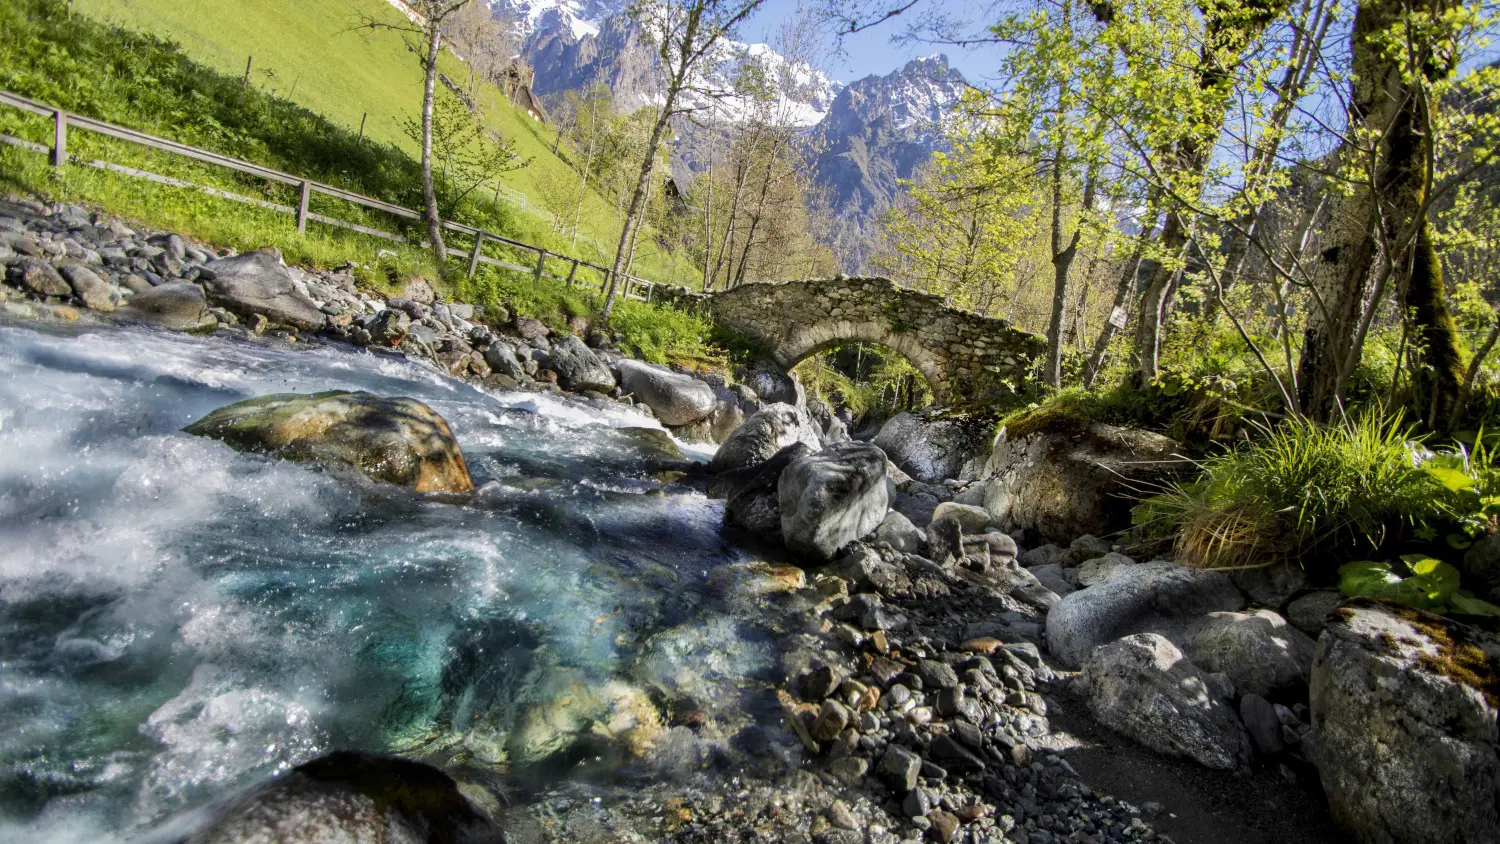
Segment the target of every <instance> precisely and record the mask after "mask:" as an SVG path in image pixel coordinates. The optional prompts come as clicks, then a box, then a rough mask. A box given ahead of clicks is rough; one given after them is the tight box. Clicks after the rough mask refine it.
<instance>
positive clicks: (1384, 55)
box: [1298, 0, 1458, 419]
mask: <svg viewBox="0 0 1500 844" xmlns="http://www.w3.org/2000/svg"><path fill="white" fill-rule="evenodd" d="M1420 5H1421V6H1422V7H1424V8H1422V9H1421V10H1422V11H1425V12H1429V13H1432V14H1435V15H1438V16H1439V17H1441V15H1442V14H1443V13H1444V12H1445V11H1446V10H1447V8H1448V2H1447V0H1438V2H1434V3H1431V4H1427V3H1423V4H1420ZM1429 6H1430V7H1429ZM1407 11H1408V8H1407V6H1406V4H1404V3H1403V2H1402V0H1366V2H1364V3H1361V4H1360V6H1359V10H1358V12H1357V13H1356V14H1355V18H1354V31H1353V34H1352V36H1351V37H1350V54H1351V58H1352V61H1351V69H1352V71H1353V73H1352V78H1351V80H1350V85H1349V87H1350V97H1349V101H1350V114H1351V117H1350V134H1351V135H1354V136H1355V137H1356V138H1358V137H1360V136H1359V135H1355V133H1356V132H1361V130H1362V134H1363V137H1365V138H1370V139H1372V141H1373V143H1374V147H1373V149H1361V148H1356V147H1348V146H1346V148H1345V151H1344V155H1345V156H1351V155H1352V156H1359V157H1360V159H1361V160H1365V159H1368V160H1369V161H1370V166H1369V169H1368V170H1367V171H1366V172H1364V173H1362V174H1361V175H1362V177H1363V178H1361V179H1358V180H1356V181H1355V182H1354V185H1353V190H1352V191H1351V192H1349V193H1346V194H1341V195H1340V196H1339V197H1338V198H1337V199H1336V200H1335V204H1334V208H1333V218H1332V227H1333V228H1332V231H1331V232H1330V233H1329V236H1327V237H1326V238H1325V239H1324V249H1323V253H1322V260H1321V262H1320V263H1319V265H1318V267H1317V270H1316V272H1315V274H1314V278H1313V288H1312V289H1313V293H1314V294H1315V295H1316V297H1317V301H1318V302H1319V303H1321V305H1322V307H1321V308H1315V309H1314V310H1313V311H1312V312H1310V313H1309V314H1308V320H1307V328H1306V332H1305V334H1304V336H1303V343H1302V360H1301V362H1300V364H1299V378H1298V382H1299V383H1298V386H1299V388H1300V390H1301V393H1302V395H1301V404H1302V408H1303V410H1304V412H1306V413H1307V414H1309V415H1310V416H1312V417H1313V418H1315V419H1327V418H1329V417H1330V416H1331V415H1332V414H1333V413H1334V411H1335V410H1336V409H1337V408H1339V407H1340V406H1341V403H1342V400H1343V391H1344V385H1345V382H1346V381H1347V379H1348V377H1349V376H1350V374H1351V373H1352V370H1353V365H1354V364H1355V363H1357V362H1358V359H1359V355H1360V354H1361V352H1362V346H1363V341H1364V335H1365V330H1366V328H1367V326H1368V324H1369V322H1370V320H1371V319H1372V318H1373V315H1374V311H1375V309H1376V308H1377V307H1379V305H1380V302H1379V299H1380V296H1379V295H1378V294H1379V292H1381V291H1380V287H1381V285H1376V286H1375V287H1376V289H1373V290H1372V285H1371V283H1370V279H1371V275H1372V274H1371V272H1370V269H1371V267H1373V266H1376V259H1377V257H1379V258H1380V259H1381V261H1383V262H1384V263H1382V264H1381V267H1382V268H1383V269H1382V273H1381V275H1380V278H1381V279H1384V278H1385V277H1386V275H1388V274H1389V273H1390V272H1391V271H1392V269H1393V268H1394V267H1396V266H1401V265H1402V263H1403V262H1405V261H1411V263H1410V266H1412V268H1413V269H1412V273H1413V275H1412V276H1408V277H1407V278H1406V279H1405V280H1406V281H1407V287H1408V291H1407V293H1408V296H1410V295H1411V294H1412V293H1413V290H1412V287H1413V286H1414V283H1415V284H1417V285H1420V286H1422V287H1426V288H1428V289H1427V290H1426V291H1419V292H1417V293H1416V295H1417V296H1418V297H1419V299H1420V298H1432V297H1434V296H1435V297H1436V299H1438V300H1441V297H1442V291H1441V289H1440V288H1439V289H1437V290H1436V291H1434V290H1432V289H1430V285H1431V276H1432V274H1433V273H1432V267H1431V266H1430V264H1431V261H1433V260H1435V259H1436V257H1435V255H1433V254H1432V247H1431V245H1430V244H1428V245H1427V246H1426V247H1425V248H1424V247H1423V246H1421V245H1420V241H1421V238H1422V237H1423V236H1424V234H1425V228H1426V227H1425V224H1424V222H1423V220H1422V219H1421V215H1422V214H1424V213H1425V207H1424V203H1425V200H1426V195H1427V190H1428V188H1429V187H1430V185H1429V171H1428V166H1427V165H1428V157H1429V155H1430V154H1431V153H1432V149H1431V143H1432V127H1431V126H1430V121H1429V119H1428V113H1427V109H1426V100H1425V92H1424V89H1423V85H1424V80H1408V79H1406V78H1404V76H1403V67H1402V63H1401V62H1399V61H1398V60H1397V58H1396V57H1395V56H1393V55H1392V54H1390V52H1389V51H1388V50H1386V49H1385V47H1384V46H1383V44H1382V38H1383V35H1384V34H1385V33H1386V32H1387V30H1388V29H1389V28H1390V27H1391V26H1393V25H1396V24H1397V23H1398V22H1399V21H1400V20H1401V19H1402V17H1403V15H1405V14H1406V12H1407ZM1418 38H1419V39H1420V40H1418V41H1417V42H1415V43H1413V44H1411V45H1409V47H1410V49H1413V50H1415V51H1417V52H1418V53H1419V54H1420V55H1422V56H1425V57H1428V58H1427V61H1425V62H1424V63H1423V64H1422V71H1423V73H1424V74H1425V75H1426V80H1425V81H1426V82H1430V81H1433V80H1437V79H1441V78H1443V77H1446V76H1447V75H1448V74H1449V73H1450V72H1451V71H1452V68H1451V67H1448V66H1446V65H1444V64H1443V63H1442V62H1440V61H1439V60H1438V59H1436V58H1434V52H1435V47H1436V45H1435V44H1433V43H1432V40H1433V36H1432V35H1431V34H1429V35H1426V36H1418ZM1377 227H1378V235H1379V236H1378V238H1377ZM1381 241H1383V242H1384V248H1382V243H1381ZM1412 245H1416V254H1414V255H1413V254H1409V252H1408V250H1409V249H1410V248H1411V246H1412ZM1413 259H1415V260H1413ZM1437 276H1438V282H1437V283H1438V284H1439V285H1441V271H1440V270H1439V271H1438V273H1437ZM1439 305H1440V301H1439V302H1428V303H1426V304H1425V305H1424V307H1423V309H1420V310H1419V313H1418V318H1419V328H1420V329H1421V330H1422V331H1423V333H1424V336H1431V337H1434V338H1436V339H1438V340H1439V341H1440V343H1442V344H1443V345H1447V344H1448V342H1449V340H1447V339H1444V338H1445V336H1446V335H1448V334H1449V333H1450V332H1451V330H1452V322H1451V318H1448V317H1447V314H1446V308H1445V307H1439ZM1429 332H1431V334H1429ZM1437 354H1439V355H1444V356H1446V355H1447V354H1449V352H1448V351H1447V350H1442V349H1440V350H1438V352H1437ZM1434 377H1435V379H1437V380H1435V381H1434V383H1433V385H1432V387H1433V391H1432V392H1433V395H1432V398H1433V400H1435V401H1436V402H1437V403H1438V404H1448V403H1451V401H1453V400H1454V399H1455V398H1456V395H1457V389H1458V385H1457V383H1456V380H1457V379H1456V377H1452V378H1450V376H1449V374H1447V373H1434ZM1431 418H1433V419H1436V418H1437V417H1436V416H1432V417H1431Z"/></svg>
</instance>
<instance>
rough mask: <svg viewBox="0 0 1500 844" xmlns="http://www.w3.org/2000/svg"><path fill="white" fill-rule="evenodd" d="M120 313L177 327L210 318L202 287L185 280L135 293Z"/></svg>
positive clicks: (188, 325) (194, 323)
mask: <svg viewBox="0 0 1500 844" xmlns="http://www.w3.org/2000/svg"><path fill="white" fill-rule="evenodd" d="M123 312H124V313H126V314H128V315H130V316H134V317H138V318H140V319H143V320H146V321H147V322H154V323H156V324H157V325H162V326H165V327H167V328H174V329H177V330H184V329H188V328H193V327H196V326H199V325H203V324H204V323H207V322H211V321H213V317H211V316H209V315H208V300H207V299H206V298H205V297H204V295H203V290H202V289H201V288H199V287H198V285H196V284H193V283H191V282H187V281H173V282H168V283H167V284H162V285H158V286H156V287H152V288H150V289H149V290H145V291H143V292H141V293H137V294H135V295H134V296H131V297H130V302H129V303H128V304H127V305H126V307H125V308H124V309H123Z"/></svg>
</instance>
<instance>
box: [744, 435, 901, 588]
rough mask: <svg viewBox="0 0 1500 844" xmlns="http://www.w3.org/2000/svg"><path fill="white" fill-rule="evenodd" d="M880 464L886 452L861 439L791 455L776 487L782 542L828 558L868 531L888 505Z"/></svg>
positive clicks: (884, 465) (821, 557)
mask: <svg viewBox="0 0 1500 844" xmlns="http://www.w3.org/2000/svg"><path fill="white" fill-rule="evenodd" d="M746 424H748V423H746ZM885 467H886V458H885V453H884V452H882V451H881V450H880V449H878V448H876V447H875V446H873V445H868V444H866V443H840V444H838V445H834V446H830V447H829V448H828V449H827V450H825V451H823V452H820V453H818V454H809V455H806V456H804V457H800V458H798V459H796V460H793V461H792V462H791V464H790V465H788V466H787V468H786V471H785V472H783V473H782V475H781V480H780V483H779V491H778V494H779V498H780V505H781V533H782V538H783V540H784V541H785V542H786V544H787V546H788V547H790V548H791V549H792V550H794V551H799V552H802V553H806V554H810V555H812V556H814V557H816V558H818V559H823V560H831V559H833V557H834V556H835V555H836V554H837V552H838V550H839V549H840V548H842V547H843V546H845V545H847V544H849V543H850V542H853V541H854V540H856V539H859V538H861V537H864V536H867V535H869V534H870V533H871V532H873V531H874V530H875V528H877V527H879V526H880V523H881V521H882V520H883V519H884V518H885V514H886V510H887V509H889V506H890V502H889V499H888V497H887V491H886V484H885V481H886V468H885Z"/></svg>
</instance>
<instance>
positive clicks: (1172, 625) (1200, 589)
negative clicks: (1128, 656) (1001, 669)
mask: <svg viewBox="0 0 1500 844" xmlns="http://www.w3.org/2000/svg"><path fill="white" fill-rule="evenodd" d="M1244 606H1245V599H1244V597H1243V596H1241V595H1240V593H1239V590H1237V589H1235V588H1234V584H1233V583H1231V582H1229V578H1227V577H1225V576H1224V575H1223V574H1222V573H1220V572H1216V571H1207V570H1203V569H1189V568H1184V567H1182V566H1179V565H1177V564H1176V563H1169V562H1166V561H1164V560H1156V561H1154V562H1150V563H1141V564H1139V565H1134V566H1122V567H1120V568H1118V569H1116V570H1115V574H1114V576H1113V577H1111V578H1109V579H1108V580H1105V581H1103V582H1102V583H1097V584H1095V585H1093V586H1090V587H1089V588H1087V589H1080V590H1078V591H1077V592H1074V593H1073V594H1071V595H1068V596H1067V597H1065V598H1063V599H1062V600H1061V601H1060V602H1058V604H1057V606H1055V607H1053V608H1052V612H1050V613H1048V615H1047V647H1048V649H1049V650H1051V651H1052V655H1053V656H1054V657H1056V658H1057V660H1058V661H1060V662H1062V663H1063V664H1064V665H1067V666H1069V667H1077V666H1079V665H1082V664H1083V663H1084V661H1085V660H1087V659H1088V657H1089V654H1090V653H1092V652H1093V650H1094V648H1096V647H1098V646H1099V645H1102V644H1104V643H1106V642H1112V641H1114V640H1115V639H1118V638H1120V637H1122V636H1129V635H1131V634H1134V633H1158V634H1161V635H1163V636H1166V637H1167V638H1168V639H1172V640H1174V641H1183V634H1184V633H1185V632H1186V631H1187V629H1188V627H1189V626H1191V625H1192V623H1193V622H1195V621H1197V620H1198V618H1200V617H1201V616H1204V615H1206V614H1208V613H1211V612H1232V611H1236V610H1240V609H1244Z"/></svg>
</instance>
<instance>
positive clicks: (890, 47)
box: [740, 0, 997, 82]
mask: <svg viewBox="0 0 1500 844" xmlns="http://www.w3.org/2000/svg"><path fill="white" fill-rule="evenodd" d="M798 5H799V2H798V0H766V4H765V5H764V6H762V7H761V8H760V11H759V12H757V13H756V15H755V17H753V18H751V19H750V21H749V23H748V24H747V25H746V26H745V28H744V29H743V30H742V31H741V33H740V37H741V40H743V41H749V42H755V41H770V40H771V39H772V38H773V37H774V36H775V34H776V30H777V28H778V27H780V26H781V23H782V21H784V20H786V19H787V18H789V17H792V16H793V15H795V14H796V13H797V8H798ZM980 6H981V4H980V3H976V2H974V0H967V2H965V0H925V1H924V2H922V3H920V4H919V5H918V6H917V7H916V9H914V10H913V12H909V13H907V15H904V16H902V17H898V18H895V19H893V20H890V21H887V22H885V23H884V24H881V25H879V26H876V27H874V28H872V29H868V30H865V31H864V32H861V33H859V34H857V35H852V36H848V37H846V38H845V39H844V43H843V48H844V54H843V55H841V56H840V55H835V50H836V47H837V44H835V43H834V40H833V39H832V38H831V37H829V38H828V40H827V43H826V44H825V46H826V48H827V52H826V54H825V56H824V58H823V60H822V69H823V71H824V72H825V73H827V74H828V75H829V76H830V77H832V78H834V79H837V80H838V81H840V82H852V81H854V80H855V79H860V78H862V77H865V76H869V75H870V74H872V73H873V74H877V75H882V76H883V75H885V74H887V73H890V72H891V71H892V70H895V69H896V68H898V67H901V66H902V65H904V64H906V63H907V62H908V61H911V60H912V59H914V58H916V57H918V56H929V55H932V54H933V53H943V54H944V55H946V56H947V57H948V61H949V63H951V64H952V65H953V66H954V67H956V68H958V69H959V70H960V71H961V72H962V73H963V74H964V76H965V77H967V78H968V79H969V80H970V81H978V80H980V79H983V78H984V77H986V76H988V75H990V74H992V73H993V70H994V68H995V66H996V64H997V62H996V60H995V52H994V51H995V49H996V48H994V47H990V48H982V49H978V50H970V51H963V50H959V49H956V48H954V47H948V46H939V45H934V44H899V43H892V40H891V39H892V37H893V36H899V35H900V34H901V33H902V32H904V31H905V29H906V26H907V18H908V17H910V16H911V15H914V14H915V13H916V12H918V11H942V12H946V13H948V14H951V15H955V16H965V17H971V16H973V15H974V14H975V13H976V10H977V9H978V8H979V7H980Z"/></svg>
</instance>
